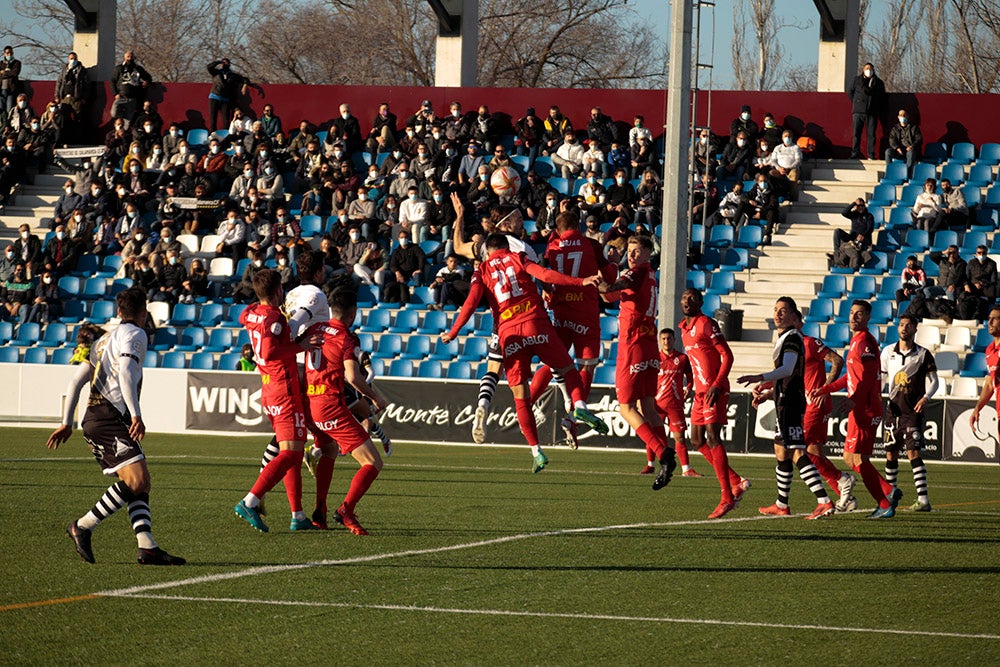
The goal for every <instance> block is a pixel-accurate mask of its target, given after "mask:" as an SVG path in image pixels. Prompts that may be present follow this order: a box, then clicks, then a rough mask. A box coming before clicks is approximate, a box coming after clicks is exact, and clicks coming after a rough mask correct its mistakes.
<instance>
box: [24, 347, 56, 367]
mask: <svg viewBox="0 0 1000 667" xmlns="http://www.w3.org/2000/svg"><path fill="white" fill-rule="evenodd" d="M48 360H49V351H48V350H46V349H45V348H44V347H31V348H28V349H27V350H25V351H24V359H22V360H21V363H25V364H44V363H46V362H48Z"/></svg>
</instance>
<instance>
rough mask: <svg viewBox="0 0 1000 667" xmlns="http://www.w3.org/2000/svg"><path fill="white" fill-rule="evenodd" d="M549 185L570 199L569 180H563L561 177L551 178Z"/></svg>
mask: <svg viewBox="0 0 1000 667" xmlns="http://www.w3.org/2000/svg"><path fill="white" fill-rule="evenodd" d="M549 185H550V186H551V187H552V188H553V189H554V190H555V191H556V192H558V193H559V194H561V195H562V196H564V197H568V196H569V194H570V192H569V179H568V178H562V177H561V176H551V177H549Z"/></svg>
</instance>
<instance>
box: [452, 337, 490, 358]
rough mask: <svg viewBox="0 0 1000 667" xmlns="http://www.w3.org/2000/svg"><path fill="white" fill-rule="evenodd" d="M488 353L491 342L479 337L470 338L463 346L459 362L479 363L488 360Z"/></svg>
mask: <svg viewBox="0 0 1000 667" xmlns="http://www.w3.org/2000/svg"><path fill="white" fill-rule="evenodd" d="M488 352H489V341H488V340H487V339H485V338H480V337H479V336H469V337H468V338H466V339H465V345H463V346H462V352H461V354H459V355H458V361H467V362H469V363H479V362H480V361H483V360H485V359H486V355H487V353H488Z"/></svg>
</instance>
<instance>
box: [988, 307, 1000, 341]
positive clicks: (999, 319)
mask: <svg viewBox="0 0 1000 667" xmlns="http://www.w3.org/2000/svg"><path fill="white" fill-rule="evenodd" d="M986 331H987V332H988V333H989V334H990V335H991V336H993V337H994V338H1000V306H993V307H992V308H990V313H989V316H988V317H987V318H986Z"/></svg>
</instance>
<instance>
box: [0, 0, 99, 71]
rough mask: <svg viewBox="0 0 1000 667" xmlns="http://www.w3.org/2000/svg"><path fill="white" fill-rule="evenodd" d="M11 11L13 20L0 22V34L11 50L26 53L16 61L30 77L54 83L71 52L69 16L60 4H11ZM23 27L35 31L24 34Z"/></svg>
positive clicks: (19, 0) (43, 0)
mask: <svg viewBox="0 0 1000 667" xmlns="http://www.w3.org/2000/svg"><path fill="white" fill-rule="evenodd" d="M12 7H13V10H14V11H13V16H11V17H9V18H6V19H4V20H3V21H0V33H3V34H5V35H7V38H8V40H9V43H10V44H11V46H13V47H14V48H15V49H19V50H20V49H23V50H24V51H26V53H25V54H23V55H19V57H20V58H21V61H22V62H23V63H24V66H25V67H26V68H30V71H32V72H33V73H34V76H40V77H47V78H53V79H54V78H55V77H56V76H57V75H58V74H59V70H60V69H61V68H62V66H63V65H64V64H65V62H66V54H67V53H69V52H70V51H71V50H72V49H73V14H72V13H71V12H70V10H69V8H68V7H66V3H65V2H62V1H61V0H37V1H34V2H31V1H27V0H15V2H14V3H13V5H12ZM24 26H32V27H33V28H34V29H35V30H34V31H32V32H28V31H26V30H24V29H23V27H24ZM37 35H44V37H43V38H39V37H37ZM83 64H84V65H85V66H88V67H89V66H92V65H93V64H94V63H83Z"/></svg>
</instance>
